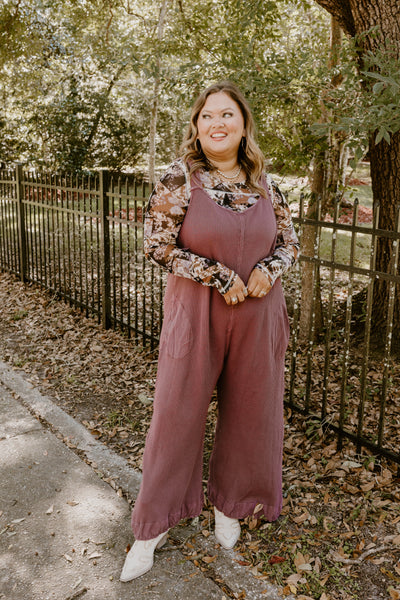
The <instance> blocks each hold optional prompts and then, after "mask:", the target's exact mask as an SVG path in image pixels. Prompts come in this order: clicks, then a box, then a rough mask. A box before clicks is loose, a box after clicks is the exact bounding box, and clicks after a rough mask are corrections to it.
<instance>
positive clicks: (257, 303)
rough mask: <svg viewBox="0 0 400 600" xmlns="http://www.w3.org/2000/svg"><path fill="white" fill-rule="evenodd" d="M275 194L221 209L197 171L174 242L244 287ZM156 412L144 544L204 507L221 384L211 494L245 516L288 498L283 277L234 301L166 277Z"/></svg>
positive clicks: (142, 519)
mask: <svg viewBox="0 0 400 600" xmlns="http://www.w3.org/2000/svg"><path fill="white" fill-rule="evenodd" d="M265 189H266V195H267V198H264V197H260V198H259V199H258V200H257V202H256V203H255V204H254V205H253V206H250V207H249V208H247V209H245V210H244V211H242V212H235V211H232V210H230V209H229V208H224V207H223V206H220V205H218V204H217V203H216V202H215V201H214V200H213V199H212V198H211V197H210V196H209V195H208V194H207V192H206V191H205V190H204V189H203V187H202V186H201V185H200V183H199V180H198V179H197V177H196V174H194V175H192V178H191V199H190V203H189V207H188V210H187V213H186V216H185V219H184V221H183V224H182V227H181V230H180V233H179V237H178V245H179V246H180V247H182V248H186V249H189V250H190V251H191V252H193V253H195V254H198V255H200V256H206V257H208V258H211V259H215V260H218V261H219V262H220V263H222V264H224V265H226V266H228V267H230V268H231V269H233V270H234V271H235V272H236V273H238V274H239V275H240V277H241V278H242V280H243V281H244V282H245V283H247V281H248V278H249V275H250V273H251V271H252V270H253V268H254V266H255V265H256V264H257V262H258V261H259V260H261V259H263V258H265V257H267V256H269V255H270V254H272V253H273V250H274V246H275V240H276V219H275V213H274V209H273V206H272V202H271V199H270V197H269V191H268V187H267V184H266V182H265ZM164 305H165V316H164V323H163V328H162V333H161V340H160V352H159V362H158V373H157V381H156V393H155V399H154V413H153V418H152V422H151V425H150V429H149V432H148V436H147V440H146V447H145V451H144V456H143V479H142V484H141V488H140V492H139V495H138V498H137V500H136V503H135V507H134V510H133V513H132V529H133V533H134V535H135V538H136V539H140V540H147V539H151V538H154V537H156V536H157V535H158V534H160V533H162V532H163V531H166V530H167V529H169V528H171V527H173V526H174V525H176V524H177V523H178V522H179V521H180V519H182V518H185V517H194V516H197V515H199V514H200V513H201V510H202V508H203V501H204V498H203V489H202V479H203V442H204V434H205V426H206V419H207V411H208V407H209V403H210V399H211V396H212V393H213V391H214V389H215V387H217V393H218V421H217V427H216V433H215V442H214V448H213V452H212V456H211V459H210V475H209V481H208V497H209V500H210V501H211V502H212V503H213V504H214V506H216V507H217V508H218V509H219V510H220V511H222V512H223V513H224V514H225V515H227V516H229V517H232V518H244V517H245V516H247V515H250V514H252V513H253V511H254V508H255V507H256V506H257V505H258V504H262V506H263V511H262V512H263V514H264V515H265V517H266V519H267V520H269V521H273V520H275V519H277V518H278V516H279V514H280V511H281V506H282V444H283V392H284V355H285V350H286V347H287V343H288V337H289V324H288V318H287V312H286V304H285V299H284V295H283V292H282V286H281V281H280V279H278V280H277V281H276V282H275V284H274V285H273V287H272V289H271V290H270V292H269V293H268V294H267V295H266V296H264V297H263V298H246V300H245V301H244V302H242V303H240V304H238V305H235V306H228V305H227V304H226V302H225V300H224V298H223V296H222V295H221V294H220V292H219V291H218V290H217V289H216V288H214V287H207V286H204V285H201V284H199V283H197V282H195V281H193V280H191V279H186V278H183V277H177V276H175V275H171V274H170V275H169V276H168V283H167V289H166V294H165V300H164Z"/></svg>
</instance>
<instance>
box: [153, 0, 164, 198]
mask: <svg viewBox="0 0 400 600" xmlns="http://www.w3.org/2000/svg"><path fill="white" fill-rule="evenodd" d="M167 7H168V0H163V2H162V5H161V8H160V17H159V20H158V26H157V42H158V48H157V60H156V73H155V77H154V88H153V101H152V104H151V111H150V131H149V181H150V186H152V185H154V184H155V182H156V174H155V169H156V135H157V115H158V96H159V93H160V82H161V77H160V69H161V60H160V55H159V54H158V52H159V50H160V48H159V46H160V42H161V41H162V38H163V35H164V21H165V16H166V14H167Z"/></svg>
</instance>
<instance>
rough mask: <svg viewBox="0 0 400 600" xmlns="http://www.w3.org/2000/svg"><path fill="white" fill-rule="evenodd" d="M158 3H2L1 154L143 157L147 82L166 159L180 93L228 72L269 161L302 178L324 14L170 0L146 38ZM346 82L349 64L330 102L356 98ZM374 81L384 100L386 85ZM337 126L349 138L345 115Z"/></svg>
mask: <svg viewBox="0 0 400 600" xmlns="http://www.w3.org/2000/svg"><path fill="white" fill-rule="evenodd" d="M160 6H161V0H159V2H154V0H142V1H140V2H139V0H130V1H129V2H127V1H125V0H112V1H110V2H108V3H106V4H105V3H103V2H100V0H85V1H84V2H79V3H77V2H75V1H74V0H54V1H50V0H18V1H17V0H9V1H8V2H7V3H6V4H5V5H4V6H3V7H2V9H0V16H1V17H2V19H1V25H0V94H1V96H2V99H3V102H2V104H0V107H1V108H0V132H1V133H2V136H1V141H0V152H1V158H2V159H3V160H6V161H7V162H8V161H10V160H22V161H24V162H27V163H30V164H33V165H36V166H44V167H51V168H61V169H68V170H79V169H82V168H95V167H99V166H103V167H111V168H115V169H120V168H127V167H134V166H135V165H137V164H143V163H144V161H145V158H146V152H147V146H148V133H149V121H150V106H151V102H152V90H153V89H154V81H155V78H157V79H159V80H160V88H159V117H158V125H157V162H158V163H159V164H160V163H164V162H168V161H170V160H171V159H172V158H173V157H174V156H175V154H176V151H177V149H178V147H179V144H180V140H181V137H182V133H183V130H184V127H185V125H186V123H187V121H188V115H189V109H190V106H191V104H192V101H193V98H194V97H195V96H196V95H197V94H198V92H199V91H200V90H201V89H202V88H204V86H206V85H208V84H210V83H211V82H213V81H216V80H219V79H232V80H233V81H235V82H237V83H238V84H239V85H240V87H241V88H242V89H243V90H244V92H245V94H246V95H247V97H248V98H249V100H250V102H251V104H252V107H253V110H254V114H255V118H256V121H257V125H258V131H259V141H260V145H261V147H262V149H263V150H264V152H265V154H266V155H267V157H269V158H270V160H271V162H272V163H273V165H274V167H275V169H277V170H279V171H280V172H281V173H285V172H293V171H297V172H301V173H303V174H304V173H307V171H308V169H309V165H310V162H311V160H312V157H313V155H314V153H315V149H316V144H317V143H318V141H319V140H320V141H321V143H323V142H324V139H326V132H324V137H323V138H321V137H320V134H321V132H315V131H313V130H312V128H311V127H312V124H313V123H314V122H316V121H317V120H318V118H319V115H320V111H321V106H320V97H321V90H323V89H326V86H327V85H329V78H330V77H331V75H330V74H329V72H328V69H327V66H326V65H327V53H328V41H329V23H330V20H329V16H328V15H327V13H326V12H325V11H323V10H322V9H321V8H319V7H318V6H317V5H316V3H314V2H306V1H304V0H251V1H250V2H249V1H246V0H224V1H220V0H205V2H202V3H197V2H194V0H177V1H176V2H172V1H170V2H168V10H167V15H166V20H165V28H164V36H163V40H162V41H161V42H160V41H159V40H158V39H157V35H156V29H157V23H158V18H159V11H160ZM348 63H349V60H348V61H347V64H348ZM352 69H353V72H354V67H352ZM385 76H386V75H385ZM375 83H383V84H384V85H385V86H386V83H387V82H384V81H376V82H375ZM354 86H355V87H354ZM358 87H359V82H358V80H356V78H355V77H354V73H353V74H352V75H351V77H347V79H346V83H345V84H343V86H341V88H340V89H338V90H337V97H336V99H335V100H334V102H335V103H336V106H337V107H339V106H340V105H342V104H343V99H344V98H345V97H350V98H354V101H355V102H356V101H357V99H358V94H359V91H358ZM349 89H350V90H351V93H349ZM354 89H357V91H354ZM393 89H394V88H393ZM375 90H376V93H377V94H378V93H379V94H380V95H381V97H382V98H383V96H385V102H386V95H388V93H389V91H388V89H387V87H384V88H383V87H382V89H380V88H379V87H377V88H375ZM385 106H386V105H385ZM346 118H347V119H350V120H351V119H354V115H353V113H349V114H347V113H346V114H344V115H343V119H344V120H345V119H346ZM338 120H339V117H338V118H337V119H335V121H338ZM344 122H345V121H340V123H341V125H340V126H342V127H343V126H344V125H343V123H344ZM347 126H348V127H353V129H354V137H357V136H358V137H359V130H358V129H357V128H355V125H354V123H353V122H350V121H349V122H348V124H347ZM385 135H386V134H385V131H383V133H382V136H383V137H385ZM358 137H357V139H358Z"/></svg>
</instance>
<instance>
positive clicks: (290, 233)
mask: <svg viewBox="0 0 400 600" xmlns="http://www.w3.org/2000/svg"><path fill="white" fill-rule="evenodd" d="M268 179H269V181H268V184H269V190H270V193H271V196H272V204H273V207H274V211H275V217H276V224H277V238H276V246H275V250H274V252H273V254H271V256H268V257H267V258H264V259H263V260H261V261H260V262H258V263H257V265H256V267H257V268H258V269H260V270H261V271H262V272H263V273H265V275H267V277H268V278H269V280H270V283H271V286H272V285H274V283H275V281H276V280H277V279H278V278H279V277H281V275H283V274H284V273H286V271H288V270H289V269H290V267H291V266H292V265H293V264H294V263H295V261H296V259H297V257H298V254H299V249H300V244H299V240H298V239H297V235H296V232H295V230H294V227H293V221H292V216H291V213H290V208H289V205H288V203H287V201H286V199H285V197H284V196H283V194H282V193H281V191H280V190H279V188H278V186H277V185H276V183H275V182H273V181H272V180H271V179H270V178H268Z"/></svg>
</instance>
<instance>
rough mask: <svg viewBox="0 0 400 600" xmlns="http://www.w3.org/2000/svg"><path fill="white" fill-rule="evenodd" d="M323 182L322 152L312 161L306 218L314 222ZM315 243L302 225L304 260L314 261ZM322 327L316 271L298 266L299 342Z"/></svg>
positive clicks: (305, 265) (308, 265) (307, 264)
mask: <svg viewBox="0 0 400 600" xmlns="http://www.w3.org/2000/svg"><path fill="white" fill-rule="evenodd" d="M324 180H325V152H324V151H322V152H321V153H320V154H319V155H317V156H316V157H315V158H314V168H313V175H312V180H311V198H310V202H309V205H308V208H307V215H306V216H307V218H308V219H316V218H317V214H318V208H317V207H318V202H321V198H322V195H323V192H324ZM316 243H317V227H314V226H313V225H305V226H304V228H303V231H302V236H301V252H302V254H303V256H309V257H311V258H312V257H314V255H315V248H316ZM322 327H323V313H322V300H321V285H320V276H319V269H318V270H316V269H315V266H314V263H313V262H309V261H303V262H302V263H301V310H300V319H299V336H300V339H301V340H303V341H305V340H312V339H314V338H315V337H316V336H317V335H318V333H319V332H320V330H321V329H322Z"/></svg>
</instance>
